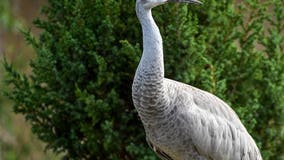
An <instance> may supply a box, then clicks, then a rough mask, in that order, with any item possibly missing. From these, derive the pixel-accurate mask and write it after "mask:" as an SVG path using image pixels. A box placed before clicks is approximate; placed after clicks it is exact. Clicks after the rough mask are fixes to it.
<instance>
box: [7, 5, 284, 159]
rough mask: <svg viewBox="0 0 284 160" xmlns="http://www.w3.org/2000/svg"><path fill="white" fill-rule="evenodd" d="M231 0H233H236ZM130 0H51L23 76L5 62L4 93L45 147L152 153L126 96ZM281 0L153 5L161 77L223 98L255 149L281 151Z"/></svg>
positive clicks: (135, 57)
mask: <svg viewBox="0 0 284 160" xmlns="http://www.w3.org/2000/svg"><path fill="white" fill-rule="evenodd" d="M234 4H235V5H234ZM134 6H135V1H134V0H124V1H121V0H108V1H105V0H96V1H93V0H71V1H59V0H49V5H48V6H46V7H44V8H43V14H44V15H45V16H46V18H44V19H38V20H36V21H35V22H34V23H35V25H36V26H37V27H38V28H40V29H42V30H43V32H42V33H41V35H40V37H39V38H38V39H35V38H33V36H32V35H31V34H30V33H29V32H24V34H25V37H26V39H27V42H28V43H29V44H30V45H32V46H33V47H34V49H35V51H36V54H37V55H36V58H35V59H33V60H32V62H31V64H30V66H31V67H32V69H33V70H32V74H31V75H24V74H20V73H18V72H17V71H15V70H14V69H13V67H12V66H11V65H10V64H7V62H6V63H4V64H5V67H6V71H7V73H8V74H7V78H6V80H7V83H8V84H10V85H12V86H13V87H12V90H11V91H9V92H6V94H7V96H8V97H9V98H10V99H12V100H13V101H14V102H15V106H14V111H15V112H16V113H21V114H24V115H25V117H26V119H27V120H28V121H29V122H30V123H31V125H32V130H33V132H34V133H35V134H36V135H37V136H38V137H39V139H41V140H42V141H44V142H46V143H47V144H48V146H47V148H48V149H52V150H53V151H54V152H56V153H64V154H65V158H67V159H98V160H100V159H114V160H115V159H126V160H127V159H129V160H130V159H144V160H150V159H157V158H156V157H155V156H154V154H153V153H152V152H151V151H150V149H149V148H148V146H147V144H146V143H145V137H144V131H143V127H142V125H141V122H140V121H139V118H138V116H137V113H136V112H135V110H134V107H133V104H132V100H131V84H132V79H133V75H134V72H135V68H136V67H137V64H138V62H139V58H140V56H141V46H142V37H141V27H140V25H139V23H138V20H137V18H136V15H135V10H134V9H135V7H134ZM283 7H284V2H283V1H269V2H260V0H248V1H245V2H243V1H242V2H241V3H240V2H239V3H236V2H234V1H232V0H222V1H220V0H218V1H217V0H216V1H215V0H210V1H206V2H205V3H204V5H203V6H187V5H174V4H168V5H164V6H160V7H157V8H155V9H154V10H153V14H154V17H155V19H156V21H157V23H158V25H159V27H160V30H161V33H162V35H163V39H164V51H165V71H166V76H167V77H169V78H172V79H176V80H179V81H182V82H185V83H189V84H191V85H194V86H197V87H199V88H202V89H204V90H208V91H210V92H212V93H214V94H216V95H218V96H219V97H221V98H222V99H224V100H225V101H226V102H227V103H228V104H230V105H231V106H232V107H233V108H234V109H235V110H236V112H237V113H238V115H239V116H240V118H241V119H242V121H243V123H244V124H245V126H246V127H247V129H248V131H249V132H250V133H251V134H252V136H253V137H254V139H255V140H256V142H257V143H258V145H259V147H260V148H261V150H262V154H263V158H264V159H273V160H274V159H280V155H281V154H283V147H282V146H284V135H283V110H284V97H283V92H284V74H283V73H284V71H283V70H284V57H283V56H284V54H283V53H284V37H283V29H284V23H283V19H284V13H283V9H282V8H283Z"/></svg>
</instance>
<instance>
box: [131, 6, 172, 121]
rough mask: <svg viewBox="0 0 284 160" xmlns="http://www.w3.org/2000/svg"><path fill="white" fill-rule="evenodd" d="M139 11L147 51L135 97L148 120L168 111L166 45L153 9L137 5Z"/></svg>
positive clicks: (134, 92) (138, 73) (134, 87)
mask: <svg viewBox="0 0 284 160" xmlns="http://www.w3.org/2000/svg"><path fill="white" fill-rule="evenodd" d="M136 12H137V16H138V18H139V21H140V23H141V26H142V31H143V54H142V58H141V60H140V63H139V66H138V68H137V70H136V74H135V78H134V82H133V86H132V98H133V102H134V105H135V107H136V109H137V110H138V112H139V114H140V117H141V119H142V121H143V122H146V121H148V120H149V119H151V117H153V116H152V114H153V113H155V114H157V113H162V111H163V110H166V108H165V107H164V104H165V103H167V101H166V98H165V95H166V94H165V87H164V62H163V46H162V37H161V35H160V31H159V29H158V27H157V25H156V23H155V21H154V19H153V17H152V14H151V10H145V9H144V8H143V7H141V6H139V5H137V6H136ZM147 119H148V120H147ZM148 122H149V121H148Z"/></svg>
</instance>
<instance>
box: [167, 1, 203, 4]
mask: <svg viewBox="0 0 284 160" xmlns="http://www.w3.org/2000/svg"><path fill="white" fill-rule="evenodd" d="M168 2H180V3H189V4H202V2H200V1H198V0H168Z"/></svg>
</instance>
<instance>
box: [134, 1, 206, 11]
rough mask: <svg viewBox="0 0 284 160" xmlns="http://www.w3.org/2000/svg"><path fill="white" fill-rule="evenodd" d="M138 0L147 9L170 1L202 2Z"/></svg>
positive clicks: (194, 2) (193, 2)
mask: <svg viewBox="0 0 284 160" xmlns="http://www.w3.org/2000/svg"><path fill="white" fill-rule="evenodd" d="M136 2H137V3H140V4H141V5H142V6H143V7H144V8H145V9H151V8H154V7H156V6H159V5H161V4H164V3H168V2H176V3H189V4H202V3H201V2H200V1H198V0H137V1H136Z"/></svg>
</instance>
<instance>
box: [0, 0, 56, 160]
mask: <svg viewBox="0 0 284 160" xmlns="http://www.w3.org/2000/svg"><path fill="white" fill-rule="evenodd" d="M45 3H47V0H0V60H1V63H2V61H3V59H2V58H3V56H4V54H5V56H6V58H7V60H8V61H9V62H12V63H13V65H14V66H15V67H16V68H17V70H20V71H21V72H25V73H29V72H30V69H29V67H28V64H29V60H30V59H31V58H32V57H33V56H34V53H33V52H34V51H33V49H32V48H31V47H30V46H29V45H27V44H26V42H25V40H24V38H23V35H22V34H21V32H20V31H21V30H22V29H24V30H26V29H30V31H31V32H32V33H33V34H34V35H35V36H37V35H38V34H39V32H40V30H38V29H36V28H35V27H34V26H33V24H32V21H33V20H34V19H35V18H37V17H39V16H40V7H41V6H42V5H43V4H45ZM3 76H4V73H3V66H2V64H1V65H0V82H2V79H3ZM0 85H1V86H0V88H1V90H2V89H5V88H7V86H4V84H0ZM44 146H45V144H43V143H42V142H40V141H39V140H37V138H36V136H35V135H33V134H32V133H31V129H30V126H29V124H28V123H27V122H26V121H25V119H24V117H23V116H22V115H16V114H15V113H13V112H12V102H10V101H8V100H7V99H6V98H5V97H3V96H2V95H0V160H51V159H52V160H56V159H59V158H58V157H57V156H56V155H54V154H53V153H51V151H45V150H44Z"/></svg>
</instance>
